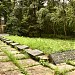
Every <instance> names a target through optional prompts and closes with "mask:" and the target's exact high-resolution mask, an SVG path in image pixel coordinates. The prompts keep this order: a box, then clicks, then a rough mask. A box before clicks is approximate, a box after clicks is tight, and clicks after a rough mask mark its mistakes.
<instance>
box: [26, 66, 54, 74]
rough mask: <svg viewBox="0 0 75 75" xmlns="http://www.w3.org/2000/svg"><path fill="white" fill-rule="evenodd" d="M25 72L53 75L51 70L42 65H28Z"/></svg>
mask: <svg viewBox="0 0 75 75" xmlns="http://www.w3.org/2000/svg"><path fill="white" fill-rule="evenodd" d="M27 72H28V74H29V75H54V71H53V70H51V69H49V68H47V67H43V66H42V65H37V66H33V67H29V68H27Z"/></svg>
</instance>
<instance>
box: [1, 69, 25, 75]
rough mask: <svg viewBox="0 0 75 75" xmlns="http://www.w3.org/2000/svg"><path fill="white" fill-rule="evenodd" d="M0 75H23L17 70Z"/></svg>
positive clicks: (2, 72)
mask: <svg viewBox="0 0 75 75" xmlns="http://www.w3.org/2000/svg"><path fill="white" fill-rule="evenodd" d="M0 75H24V74H22V73H21V72H20V71H19V70H13V71H6V72H4V71H0Z"/></svg>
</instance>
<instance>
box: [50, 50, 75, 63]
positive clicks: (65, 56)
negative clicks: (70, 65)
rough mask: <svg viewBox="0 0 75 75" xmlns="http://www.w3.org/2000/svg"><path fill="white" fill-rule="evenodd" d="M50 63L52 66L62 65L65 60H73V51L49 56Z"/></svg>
mask: <svg viewBox="0 0 75 75" xmlns="http://www.w3.org/2000/svg"><path fill="white" fill-rule="evenodd" d="M49 60H50V62H53V63H54V64H59V63H63V62H65V61H67V60H75V50H69V51H65V52H58V53H54V54H50V55H49Z"/></svg>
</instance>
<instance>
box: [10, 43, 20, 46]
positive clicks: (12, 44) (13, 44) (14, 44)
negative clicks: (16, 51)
mask: <svg viewBox="0 0 75 75" xmlns="http://www.w3.org/2000/svg"><path fill="white" fill-rule="evenodd" d="M10 45H11V46H12V47H15V46H16V45H19V43H10Z"/></svg>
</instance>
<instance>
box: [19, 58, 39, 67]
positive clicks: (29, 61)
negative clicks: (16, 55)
mask: <svg viewBox="0 0 75 75" xmlns="http://www.w3.org/2000/svg"><path fill="white" fill-rule="evenodd" d="M18 62H19V63H20V64H21V65H22V66H23V67H26V68H27V67H32V66H36V65H40V63H38V62H36V61H34V60H33V59H23V60H18Z"/></svg>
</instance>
